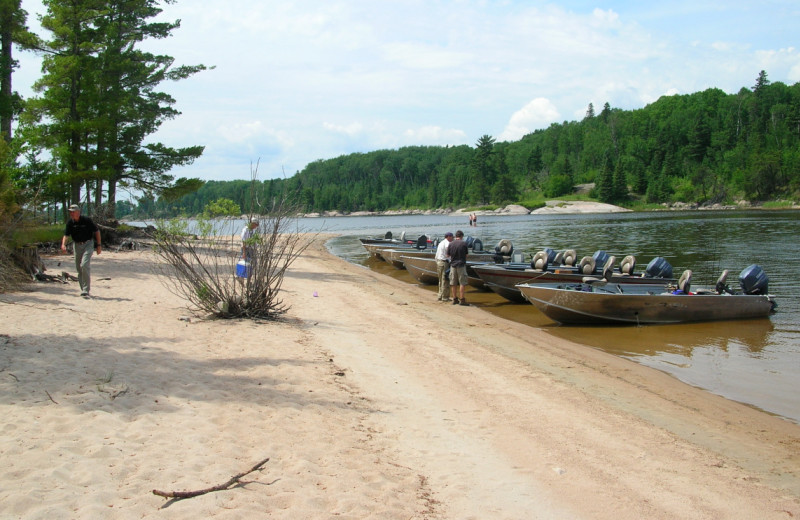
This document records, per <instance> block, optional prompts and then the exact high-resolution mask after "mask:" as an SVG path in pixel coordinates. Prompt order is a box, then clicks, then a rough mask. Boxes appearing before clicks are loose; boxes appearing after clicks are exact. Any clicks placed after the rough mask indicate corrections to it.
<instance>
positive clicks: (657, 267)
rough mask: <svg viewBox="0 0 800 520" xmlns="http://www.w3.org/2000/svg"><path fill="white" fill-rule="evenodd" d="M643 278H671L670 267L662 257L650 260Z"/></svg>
mask: <svg viewBox="0 0 800 520" xmlns="http://www.w3.org/2000/svg"><path fill="white" fill-rule="evenodd" d="M644 276H645V278H672V266H671V265H670V263H669V262H667V259H666V258H664V257H663V256H657V257H655V258H653V259H652V260H650V263H649V264H647V267H646V268H645V270H644Z"/></svg>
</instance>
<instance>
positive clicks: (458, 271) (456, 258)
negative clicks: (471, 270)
mask: <svg viewBox="0 0 800 520" xmlns="http://www.w3.org/2000/svg"><path fill="white" fill-rule="evenodd" d="M467 252H468V247H467V243H466V242H465V241H464V232H463V231H461V230H460V229H459V230H458V231H456V239H455V240H453V241H452V242H450V245H449V246H447V255H448V256H449V257H450V287H451V292H452V293H453V305H469V304H468V303H467V301H466V300H465V299H464V291H465V290H466V285H467ZM455 286H458V297H456V290H455V288H454V287H455Z"/></svg>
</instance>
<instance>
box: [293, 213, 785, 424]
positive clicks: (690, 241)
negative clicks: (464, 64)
mask: <svg viewBox="0 0 800 520" xmlns="http://www.w3.org/2000/svg"><path fill="white" fill-rule="evenodd" d="M478 222H479V225H478V227H477V228H470V227H469V226H468V225H467V218H466V216H463V217H458V218H457V217H451V216H444V215H432V216H422V215H413V216H380V217H336V218H329V219H325V220H322V219H300V225H301V227H302V228H303V229H305V230H309V231H316V230H321V231H324V232H331V233H337V234H340V235H341V236H339V237H338V238H335V239H333V240H331V241H330V242H329V243H328V247H329V249H330V250H331V251H332V252H333V253H335V254H337V255H339V256H341V257H343V258H345V259H347V260H349V261H351V262H356V263H360V264H364V265H368V264H370V263H369V262H368V257H367V254H366V252H365V250H364V248H363V247H362V246H361V244H360V243H359V241H358V238H359V237H362V236H378V235H380V236H382V235H383V234H384V233H385V232H386V231H392V232H393V233H394V234H395V236H398V235H399V234H400V233H401V232H402V231H406V234H407V236H409V237H413V238H416V237H417V236H419V235H420V234H426V235H428V236H430V237H441V236H443V235H444V232H445V231H455V230H456V229H462V230H463V231H464V233H465V234H466V235H468V236H469V235H471V236H473V237H475V238H480V239H481V240H482V241H483V244H484V246H485V249H493V248H494V245H495V244H496V243H497V242H498V241H499V240H501V239H504V238H508V239H510V240H511V241H512V242H513V244H514V248H515V250H518V251H525V252H528V253H535V252H536V251H538V250H541V249H543V248H544V247H552V248H553V249H556V250H560V249H575V250H577V252H578V257H579V258H580V257H582V256H586V255H591V254H592V253H594V251H596V250H598V249H603V250H605V251H607V252H608V253H609V254H613V255H616V256H617V259H621V258H622V257H623V256H625V255H634V256H635V257H636V259H637V266H638V267H639V269H643V268H644V267H645V266H646V265H647V263H648V262H649V261H650V260H651V259H652V258H654V257H656V256H663V257H664V258H666V259H667V260H668V261H669V262H670V264H672V266H673V268H674V272H675V276H676V277H677V276H679V275H680V273H681V272H683V270H684V269H692V271H693V277H692V280H693V286H695V287H696V286H699V285H705V284H709V285H713V284H714V282H715V281H716V279H717V277H718V276H719V274H720V273H721V272H722V270H723V269H729V270H730V276H729V278H728V283H729V285H731V287H737V286H738V275H739V273H740V272H741V271H742V270H743V269H744V268H746V267H747V266H749V265H751V264H758V265H760V266H761V267H763V268H764V270H765V271H766V273H767V274H768V276H769V279H770V284H769V289H770V293H771V294H772V295H774V296H775V298H776V300H777V302H778V309H777V312H776V313H775V314H773V315H772V316H771V317H770V318H768V319H759V320H747V321H736V322H715V323H695V324H686V325H658V326H656V325H649V326H641V327H574V326H573V327H565V326H560V325H558V324H555V323H553V322H552V321H550V320H549V319H548V318H547V317H545V316H544V315H543V314H541V313H540V312H538V311H537V310H536V309H535V308H534V307H533V306H531V305H529V304H512V303H510V302H506V301H505V300H503V299H502V298H500V297H499V296H497V295H495V294H494V293H478V292H477V291H475V293H474V294H470V296H468V299H469V300H470V302H472V303H474V304H476V305H478V306H481V307H483V308H484V309H485V310H487V311H488V312H493V313H495V314H498V315H500V316H503V317H505V318H508V319H512V320H515V321H519V322H522V323H526V324H528V325H529V326H531V327H535V328H537V329H539V330H543V331H545V332H546V333H547V334H552V335H554V336H558V337H561V338H565V339H568V340H571V341H574V342H577V343H581V344H584V345H587V346H589V347H593V348H599V349H602V350H604V351H607V352H609V353H612V354H614V355H618V356H621V357H625V358H628V359H631V360H634V361H636V362H637V363H641V364H643V365H647V366H650V367H653V368H656V369H659V370H662V371H664V372H667V373H669V374H671V375H673V376H674V377H676V378H678V379H680V380H681V381H684V382H686V383H689V384H691V385H694V386H697V387H700V388H704V389H706V390H709V391H711V392H714V393H716V394H719V395H722V396H724V397H726V398H729V399H732V400H736V401H739V402H743V403H747V404H750V405H752V406H755V407H758V408H760V409H762V410H764V411H767V412H770V413H773V414H776V415H779V416H782V417H785V418H787V419H789V420H791V421H793V422H796V423H800V392H798V382H800V314H798V311H800V298H798V297H799V296H800V261H799V260H800V246H798V237H800V212H797V211H757V210H748V211H708V212H705V211H690V212H657V213H616V214H597V215H524V216H497V217H492V216H480V217H479V220H478ZM382 264H383V265H382ZM370 267H371V268H373V269H376V270H380V271H381V272H385V274H386V275H388V276H393V277H395V278H400V279H403V280H406V281H408V282H409V283H415V280H413V279H412V278H411V277H410V276H409V275H408V274H407V273H405V272H404V271H398V270H396V269H392V268H390V267H388V264H385V263H383V262H377V263H374V265H371V264H370ZM420 290H429V291H434V289H433V288H431V287H424V286H420Z"/></svg>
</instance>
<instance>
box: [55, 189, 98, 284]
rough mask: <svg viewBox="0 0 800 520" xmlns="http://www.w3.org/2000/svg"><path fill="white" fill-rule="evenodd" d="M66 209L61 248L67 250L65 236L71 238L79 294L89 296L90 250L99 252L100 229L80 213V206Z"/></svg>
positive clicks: (74, 205)
mask: <svg viewBox="0 0 800 520" xmlns="http://www.w3.org/2000/svg"><path fill="white" fill-rule="evenodd" d="M67 211H68V212H69V218H68V219H67V227H66V229H65V230H64V236H63V237H62V238H61V250H62V251H64V252H65V253H66V252H67V238H72V244H73V245H72V249H73V251H74V253H75V270H76V271H77V272H78V284H79V285H80V286H81V296H83V297H84V298H90V296H89V289H90V288H91V281H92V280H91V262H92V252H94V251H97V254H98V255H99V254H100V251H101V249H102V248H101V247H100V230H99V229H98V228H97V225H96V224H95V223H94V221H93V220H92V219H90V218H89V217H86V216H83V215H81V207H80V206H78V205H77V204H73V205H72V206H70V207H69V208H68V209H67Z"/></svg>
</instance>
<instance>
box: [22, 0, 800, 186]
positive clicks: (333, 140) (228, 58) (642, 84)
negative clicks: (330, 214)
mask: <svg viewBox="0 0 800 520" xmlns="http://www.w3.org/2000/svg"><path fill="white" fill-rule="evenodd" d="M22 6H23V8H24V9H26V10H27V11H28V12H29V13H30V16H31V18H33V19H32V20H30V22H31V23H30V26H31V27H32V28H34V29H35V28H36V25H37V24H36V21H35V13H41V12H42V7H41V3H40V2H39V1H37V0H23V2H22ZM162 17H163V19H165V20H174V19H180V20H181V28H180V29H178V30H176V31H175V32H174V35H173V37H172V38H169V39H167V40H162V41H157V42H151V43H149V44H148V45H150V46H151V48H152V49H153V50H155V51H157V52H159V53H164V54H168V55H171V56H174V57H175V58H176V63H177V64H198V63H203V64H205V65H209V66H211V65H214V66H216V68H215V69H213V70H209V71H205V72H201V73H199V74H197V75H195V76H194V77H192V78H190V79H187V80H184V81H181V82H178V83H171V84H165V85H164V87H165V88H164V90H166V91H167V92H169V93H171V94H172V95H173V96H174V97H175V98H176V99H177V108H178V110H180V111H181V112H183V115H181V116H180V117H178V118H177V119H176V120H173V121H169V122H167V123H165V124H164V125H163V126H162V128H161V129H160V130H159V132H158V133H157V134H156V135H155V136H154V137H153V139H154V140H158V141H161V142H163V143H165V144H168V145H171V146H189V145H195V144H202V145H205V146H206V151H205V153H204V155H203V157H202V158H200V159H199V160H197V161H196V162H195V163H194V164H193V165H191V166H188V167H184V168H180V169H176V170H173V172H172V173H173V174H174V175H176V176H184V177H199V178H201V179H204V180H231V179H249V178H250V168H251V164H253V163H255V162H256V161H260V166H259V178H260V179H262V180H263V179H269V178H276V177H284V176H285V177H289V176H291V175H294V173H295V172H297V171H299V170H301V169H303V167H305V165H306V164H308V163H309V162H312V161H315V160H318V159H329V158H333V157H338V156H340V155H344V154H349V153H353V152H368V151H372V150H378V149H386V148H388V149H395V148H399V147H401V146H409V145H442V146H444V145H460V144H468V145H474V144H475V142H476V141H477V140H478V139H479V138H480V137H481V136H482V135H484V134H488V135H491V136H493V137H494V138H496V139H497V140H498V141H513V140H517V139H519V138H520V137H522V136H523V135H525V134H526V133H529V132H532V131H534V130H536V129H539V128H546V127H547V126H549V125H550V124H551V123H553V122H562V121H566V120H575V119H581V118H582V117H583V115H584V114H585V112H586V108H587V106H588V104H589V103H590V102H591V103H593V104H594V106H595V109H596V110H598V111H599V110H600V109H601V108H602V106H603V104H604V103H605V102H608V103H610V104H611V106H612V107H616V108H622V109H634V108H640V107H643V106H645V105H646V104H648V103H651V102H653V101H655V100H657V99H658V98H659V97H661V96H663V95H670V94H687V93H692V92H696V91H699V90H704V89H706V88H709V87H718V88H721V89H722V90H724V91H725V92H737V91H738V90H739V89H740V88H741V87H751V86H752V85H754V84H755V80H756V77H757V76H758V73H759V71H761V70H766V71H767V74H768V77H769V79H770V80H771V81H773V82H775V81H782V82H784V83H787V84H794V83H797V82H798V81H800V50H799V49H798V48H797V47H796V46H797V45H800V41H798V40H799V39H798V35H799V34H800V30H798V27H800V3H798V2H797V1H796V0H793V1H762V2H744V1H728V2H717V1H714V2H707V1H693V2H690V1H679V2H669V1H666V2H661V3H659V4H658V5H657V6H653V5H650V2H642V1H607V2H587V1H575V2H560V3H552V2H539V1H511V0H507V1H489V0H486V1H466V0H425V1H417V0H407V1H384V0H319V1H318V0H306V1H302V2H299V1H298V2H294V1H288V0H281V1H273V0H192V1H189V0H178V2H177V3H175V4H172V5H167V6H164V12H163V13H162ZM17 57H18V58H19V59H20V61H21V63H22V68H21V69H20V70H19V71H18V72H17V73H16V75H15V78H14V81H15V84H14V88H15V90H18V91H19V92H20V93H22V94H23V95H24V96H29V95H31V92H30V84H31V83H32V82H33V81H34V80H35V79H36V78H37V77H38V75H39V67H40V64H39V62H38V60H37V59H36V58H35V57H34V56H32V55H28V54H23V53H19V52H17Z"/></svg>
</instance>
